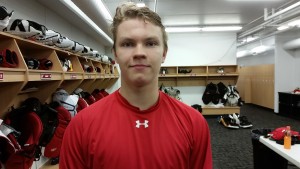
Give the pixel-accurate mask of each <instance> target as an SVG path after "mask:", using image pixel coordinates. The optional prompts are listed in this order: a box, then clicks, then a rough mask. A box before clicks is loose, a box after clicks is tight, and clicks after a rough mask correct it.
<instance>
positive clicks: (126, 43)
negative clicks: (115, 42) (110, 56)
mask: <svg viewBox="0 0 300 169" xmlns="http://www.w3.org/2000/svg"><path fill="white" fill-rule="evenodd" d="M121 46H122V47H132V46H133V43H131V42H123V43H121Z"/></svg>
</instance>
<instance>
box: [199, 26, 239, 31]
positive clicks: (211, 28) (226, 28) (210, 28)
mask: <svg viewBox="0 0 300 169" xmlns="http://www.w3.org/2000/svg"><path fill="white" fill-rule="evenodd" d="M241 29H242V27H241V26H208V27H203V28H202V31H207V32H209V31H238V30H241Z"/></svg>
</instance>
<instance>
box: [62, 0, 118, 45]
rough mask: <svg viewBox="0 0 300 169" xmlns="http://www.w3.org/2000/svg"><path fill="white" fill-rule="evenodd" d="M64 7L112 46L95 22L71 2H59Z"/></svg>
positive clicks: (108, 38)
mask: <svg viewBox="0 0 300 169" xmlns="http://www.w3.org/2000/svg"><path fill="white" fill-rule="evenodd" d="M60 2H62V3H63V4H64V5H65V6H67V7H68V8H69V9H71V10H72V11H73V12H74V13H76V14H77V15H78V16H79V17H80V18H81V19H83V20H84V21H85V22H86V23H87V24H89V25H90V26H91V27H92V28H93V29H94V30H95V31H96V32H98V33H99V34H100V35H101V36H103V37H104V38H105V39H106V40H108V41H109V43H111V44H113V40H112V39H111V38H110V37H109V36H108V35H107V34H106V33H105V32H103V30H102V29H100V28H99V27H98V26H97V24H95V22H93V21H92V20H91V19H90V18H89V17H88V16H87V15H86V14H85V13H84V12H83V11H81V10H80V9H79V8H78V7H77V6H76V5H75V4H74V3H73V2H72V1H71V0H60Z"/></svg>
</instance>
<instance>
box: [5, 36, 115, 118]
mask: <svg viewBox="0 0 300 169" xmlns="http://www.w3.org/2000/svg"><path fill="white" fill-rule="evenodd" d="M5 49H9V50H10V51H14V52H15V53H16V55H17V58H18V66H17V67H16V68H6V67H0V89H1V91H2V92H1V93H0V97H2V98H5V99H4V101H2V102H1V103H0V117H4V116H5V114H6V113H7V112H9V110H10V107H12V106H14V107H18V105H20V103H21V102H22V101H24V100H25V99H27V98H28V97H37V98H38V99H39V100H40V101H41V102H49V101H51V95H52V93H53V92H55V91H56V89H57V88H64V89H65V90H66V91H67V92H69V93H71V92H73V91H74V90H75V89H76V88H78V87H82V88H83V89H84V90H86V91H90V92H91V91H93V90H94V89H96V88H98V89H103V88H106V87H110V86H111V85H113V84H114V83H115V82H116V80H117V79H118V78H119V72H118V70H117V69H116V67H115V66H114V65H111V64H107V63H102V62H101V61H97V60H94V59H92V58H87V57H83V56H80V55H78V54H75V53H71V52H69V51H65V50H62V49H59V48H56V47H53V46H47V45H44V44H41V43H38V42H34V41H31V40H27V39H23V38H20V37H17V36H14V35H11V34H8V33H6V32H0V50H5ZM26 59H33V60H40V59H47V60H50V61H51V62H52V63H53V65H52V67H51V68H50V69H49V70H39V69H30V67H28V66H27V64H26ZM64 59H68V60H70V62H71V65H72V69H69V70H67V71H64V68H63V66H62V63H61V60H64ZM83 64H86V65H88V66H90V67H91V70H92V71H91V72H87V71H85V70H84V69H83V67H82V65H83ZM97 68H100V70H101V71H100V72H97V71H96V70H97ZM98 70H99V69H98ZM93 83H95V84H93ZM33 89H34V90H33Z"/></svg>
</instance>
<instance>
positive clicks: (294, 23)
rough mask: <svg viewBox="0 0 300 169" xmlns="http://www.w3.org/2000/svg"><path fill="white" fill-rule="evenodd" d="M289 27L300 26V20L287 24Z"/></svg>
mask: <svg viewBox="0 0 300 169" xmlns="http://www.w3.org/2000/svg"><path fill="white" fill-rule="evenodd" d="M288 25H289V26H300V20H299V19H298V20H294V21H292V22H290V23H288Z"/></svg>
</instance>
